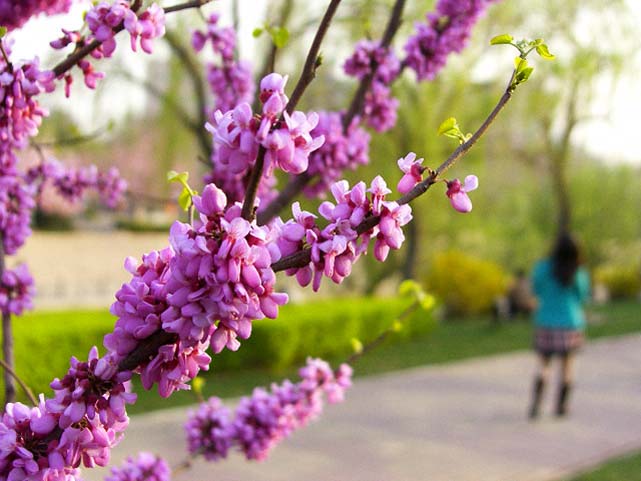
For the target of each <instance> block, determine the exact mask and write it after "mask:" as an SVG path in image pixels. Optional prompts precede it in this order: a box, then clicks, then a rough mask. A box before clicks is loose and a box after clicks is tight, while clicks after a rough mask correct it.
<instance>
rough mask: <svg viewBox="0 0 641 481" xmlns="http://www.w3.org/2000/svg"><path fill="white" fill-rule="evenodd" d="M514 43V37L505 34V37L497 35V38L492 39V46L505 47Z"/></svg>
mask: <svg viewBox="0 0 641 481" xmlns="http://www.w3.org/2000/svg"><path fill="white" fill-rule="evenodd" d="M513 41H514V37H512V35H509V34H507V33H504V34H503V35H497V36H496V37H494V38H492V40H490V45H504V44H508V45H509V44H511V43H512V42H513Z"/></svg>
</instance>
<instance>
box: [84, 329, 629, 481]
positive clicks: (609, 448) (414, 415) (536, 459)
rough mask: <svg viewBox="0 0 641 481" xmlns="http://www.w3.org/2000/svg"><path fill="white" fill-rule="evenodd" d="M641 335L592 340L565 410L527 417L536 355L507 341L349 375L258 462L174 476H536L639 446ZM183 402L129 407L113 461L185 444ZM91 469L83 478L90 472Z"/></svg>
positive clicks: (562, 472) (198, 467) (561, 472)
mask: <svg viewBox="0 0 641 481" xmlns="http://www.w3.org/2000/svg"><path fill="white" fill-rule="evenodd" d="M640 361H641V335H630V336H624V337H618V338H609V339H605V340H600V341H596V342H593V343H591V344H589V345H588V346H587V347H586V348H585V349H584V351H583V352H582V354H581V356H580V358H579V362H578V366H577V367H578V375H577V387H576V390H575V393H574V395H573V397H572V403H571V405H572V414H571V416H570V417H569V418H568V419H563V420H558V419H556V418H554V417H553V416H551V415H550V414H549V412H550V411H551V408H552V401H553V399H552V398H553V396H554V395H555V393H554V392H553V391H552V390H549V391H548V393H547V394H549V395H548V396H546V404H545V408H546V409H545V412H544V414H543V416H542V418H541V419H540V421H538V422H536V423H530V422H527V421H526V419H525V411H526V404H527V400H528V397H529V391H530V382H531V374H532V371H533V367H534V359H533V355H532V354H531V353H528V352H516V353H512V354H505V355H499V356H493V357H488V358H481V359H472V360H466V361H461V362H456V363H452V364H447V365H440V366H429V367H421V368H415V369H410V370H406V371H402V372H399V373H391V374H385V375H380V376H372V377H367V378H359V379H356V382H355V384H354V386H353V388H352V389H351V390H350V391H349V392H348V395H347V399H346V401H345V403H343V404H340V405H336V406H328V407H327V409H326V411H325V414H324V415H323V417H322V418H321V419H320V421H319V422H316V423H314V424H312V425H311V426H309V427H307V428H305V429H303V430H301V431H299V432H297V433H295V434H294V435H293V436H292V437H291V438H289V439H288V440H286V441H285V442H284V443H283V444H282V445H281V446H279V447H278V448H277V449H276V450H275V451H274V452H273V453H272V455H271V457H270V459H268V460H267V461H266V462H263V463H256V462H251V463H250V462H246V461H244V460H243V459H242V458H241V457H240V456H239V455H238V454H234V455H232V456H231V457H230V459H228V460H227V461H224V462H221V463H217V464H214V463H205V462H201V461H198V462H196V463H195V465H194V468H193V469H192V470H191V471H188V472H183V473H178V474H177V475H176V476H174V478H173V479H174V481H187V480H189V481H544V480H557V479H559V478H561V477H564V476H566V475H568V474H570V473H574V472H577V471H579V470H581V469H585V468H588V467H590V466H592V465H595V464H598V463H599V462H600V461H602V460H604V459H606V458H609V457H612V456H614V455H618V454H622V453H625V452H628V451H631V450H635V449H641V362H640ZM184 419H185V410H184V409H174V410H168V411H159V412H154V413H150V414H146V415H140V416H135V417H134V418H133V419H132V421H131V428H130V429H129V431H128V433H127V438H126V439H125V440H124V441H123V442H122V443H121V445H120V446H119V447H118V448H116V450H115V452H114V461H115V462H120V461H121V460H122V459H123V458H124V457H125V456H127V455H129V454H132V453H135V452H137V451H138V450H141V449H145V450H150V451H153V452H156V453H158V454H160V455H162V456H164V457H165V458H166V459H168V460H169V461H170V462H172V463H174V464H175V463H177V462H178V461H179V460H180V459H181V458H182V456H184V440H183V432H182V428H181V426H182V424H183V422H184ZM91 471H94V470H85V471H84V472H83V474H84V477H83V478H84V479H88V480H98V479H101V476H100V475H99V473H98V472H95V471H94V472H91Z"/></svg>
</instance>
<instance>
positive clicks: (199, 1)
mask: <svg viewBox="0 0 641 481" xmlns="http://www.w3.org/2000/svg"><path fill="white" fill-rule="evenodd" d="M211 1H212V0H193V1H189V2H185V3H180V4H178V5H173V6H171V7H167V8H165V9H164V10H165V13H166V14H167V13H173V12H180V11H182V10H187V9H189V8H200V7H201V6H203V5H205V4H206V3H209V2H211ZM141 6H142V0H135V1H134V2H133V3H132V4H131V9H132V10H133V11H134V12H137V11H138V10H139V9H140V7H141ZM124 28H125V27H124V25H120V26H118V27H116V28H115V29H114V33H115V34H118V33H120V32H122V31H123V30H124ZM100 45H102V42H100V41H98V40H93V41H92V42H90V43H88V44H87V45H84V46H83V47H81V48H79V49H77V50H75V51H74V52H73V53H71V54H70V55H68V56H67V57H66V58H65V59H64V60H62V61H61V62H60V63H58V64H57V65H56V66H55V67H54V68H52V69H51V70H52V71H53V73H54V74H55V75H56V77H60V76H61V75H63V74H64V73H66V72H67V71H68V70H70V69H71V68H73V66H74V65H76V64H77V63H78V62H79V61H80V60H82V59H83V58H85V57H86V56H87V55H89V54H90V53H91V52H93V51H94V50H96V49H97V48H98V47H100Z"/></svg>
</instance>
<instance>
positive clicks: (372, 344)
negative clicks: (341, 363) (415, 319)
mask: <svg viewBox="0 0 641 481" xmlns="http://www.w3.org/2000/svg"><path fill="white" fill-rule="evenodd" d="M420 305H421V303H420V302H419V301H416V302H414V303H413V304H412V305H410V306H409V307H408V308H407V309H405V310H404V311H403V312H402V313H401V314H400V315H399V316H398V317H397V318H396V320H397V321H399V322H401V323H403V321H405V319H407V318H408V317H409V316H410V314H412V313H413V312H414V311H415V310H416V309H418V307H419V306H420ZM394 332H396V326H395V325H394V324H392V325H391V326H390V327H388V328H387V329H385V330H384V331H383V332H381V333H380V334H379V335H378V336H376V338H374V339H373V340H372V341H371V342H369V343H367V344H365V345H364V346H363V348H362V349H361V350H360V351H358V352H355V353H354V354H352V355H351V356H349V357H348V358H347V360H345V363H347V364H353V363H354V362H355V361H358V360H359V359H360V358H361V357H363V356H364V355H365V354H367V353H368V352H370V351H372V350H373V349H375V348H377V347H378V346H380V345H381V344H382V343H383V342H384V341H385V340H386V339H387V338H388V337H389V336H390V335H391V334H392V333H394Z"/></svg>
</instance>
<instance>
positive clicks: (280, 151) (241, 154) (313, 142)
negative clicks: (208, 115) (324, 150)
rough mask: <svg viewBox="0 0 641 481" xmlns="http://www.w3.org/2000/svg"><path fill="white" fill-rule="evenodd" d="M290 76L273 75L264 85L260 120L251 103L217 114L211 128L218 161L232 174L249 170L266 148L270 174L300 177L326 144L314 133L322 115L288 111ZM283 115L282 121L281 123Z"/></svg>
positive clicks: (265, 80)
mask: <svg viewBox="0 0 641 481" xmlns="http://www.w3.org/2000/svg"><path fill="white" fill-rule="evenodd" d="M286 82H287V77H282V76H281V75H279V74H276V73H272V74H269V75H267V76H266V77H265V78H263V79H262V80H261V82H260V100H261V102H263V111H262V115H261V117H260V118H256V117H254V115H253V112H252V109H251V106H250V105H249V104H247V103H242V104H240V105H238V106H237V107H236V108H235V109H234V110H231V111H228V112H226V113H225V114H223V113H222V112H220V111H217V112H216V113H215V115H214V123H213V125H209V129H210V130H211V132H212V133H213V134H214V142H215V144H216V148H217V149H219V150H220V152H219V155H218V160H219V161H220V163H221V164H222V165H224V166H226V167H227V168H228V169H229V170H230V171H231V172H232V173H234V174H238V173H241V172H244V171H246V170H247V169H249V168H250V167H251V166H252V165H253V163H254V161H255V159H256V156H257V154H258V149H259V147H260V146H262V147H263V148H264V149H265V150H266V154H265V163H266V172H267V173H266V175H268V176H269V175H270V174H271V172H272V170H273V169H274V167H278V168H280V169H282V170H284V171H285V172H289V173H292V174H300V173H301V172H304V171H305V170H307V167H308V164H309V155H310V153H312V152H313V151H315V150H317V149H318V148H319V147H320V146H321V145H323V141H324V137H323V136H322V135H320V136H316V137H313V136H312V135H311V131H312V130H313V129H314V127H316V125H317V124H318V114H316V113H315V112H311V113H310V114H305V113H303V112H299V111H296V112H293V113H292V114H291V115H289V114H288V113H287V112H286V111H285V106H286V105H287V101H288V99H287V96H286V95H285V84H286ZM281 116H282V120H281Z"/></svg>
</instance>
